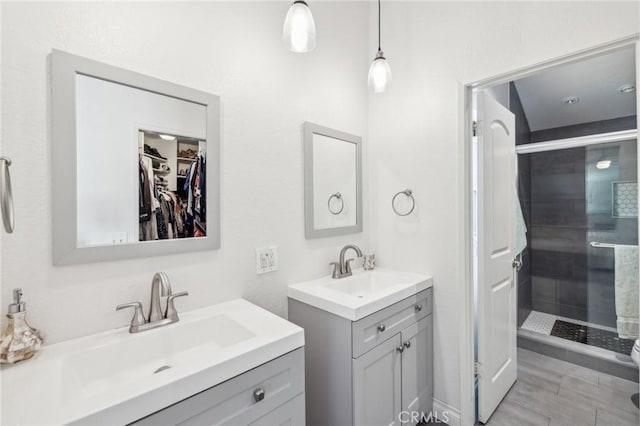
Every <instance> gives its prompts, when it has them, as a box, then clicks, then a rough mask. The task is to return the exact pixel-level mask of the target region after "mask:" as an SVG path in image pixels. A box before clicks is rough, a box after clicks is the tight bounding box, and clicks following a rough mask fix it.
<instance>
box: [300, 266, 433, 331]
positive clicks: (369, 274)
mask: <svg viewBox="0 0 640 426" xmlns="http://www.w3.org/2000/svg"><path fill="white" fill-rule="evenodd" d="M432 281H433V280H432V279H431V278H430V277H428V276H426V275H422V274H414V273H409V272H400V271H392V270H389V269H380V268H378V269H374V270H373V271H364V270H362V269H357V270H355V271H354V272H353V275H352V276H350V277H345V278H339V279H334V278H331V277H330V276H328V277H324V278H320V279H317V280H313V281H307V282H303V283H299V284H294V285H291V286H289V291H288V294H289V297H290V298H292V299H295V300H298V301H300V302H303V303H307V304H309V305H312V306H315V307H317V308H320V309H323V310H325V311H328V312H331V313H333V314H336V315H338V316H341V317H343V318H347V319H350V320H352V321H357V320H359V319H361V318H364V317H366V316H367V315H371V314H372V313H374V312H377V311H379V310H380V309H383V308H385V307H387V306H389V305H392V304H394V303H396V302H399V301H400V300H402V299H404V298H407V297H409V296H411V295H413V294H416V293H418V292H420V291H422V290H425V289H427V288H429V287H431V285H432Z"/></svg>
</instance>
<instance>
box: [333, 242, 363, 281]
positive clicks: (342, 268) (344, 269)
mask: <svg viewBox="0 0 640 426" xmlns="http://www.w3.org/2000/svg"><path fill="white" fill-rule="evenodd" d="M349 250H353V251H355V252H356V255H357V256H358V257H362V250H360V247H358V246H356V245H353V244H349V245H346V246H344V247H342V250H340V257H339V259H338V261H337V262H331V265H333V274H331V277H332V278H335V279H338V278H344V277H350V276H351V274H352V272H351V262H352V261H353V260H355V259H347V260H345V258H344V257H345V255H346V254H347V251H349Z"/></svg>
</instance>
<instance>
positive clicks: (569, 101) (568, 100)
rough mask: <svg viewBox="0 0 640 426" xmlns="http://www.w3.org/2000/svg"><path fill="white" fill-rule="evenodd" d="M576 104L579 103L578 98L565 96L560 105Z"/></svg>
mask: <svg viewBox="0 0 640 426" xmlns="http://www.w3.org/2000/svg"><path fill="white" fill-rule="evenodd" d="M578 102H580V98H579V97H577V96H567V97H566V98H564V99H563V100H562V103H563V104H565V105H573V104H577V103H578Z"/></svg>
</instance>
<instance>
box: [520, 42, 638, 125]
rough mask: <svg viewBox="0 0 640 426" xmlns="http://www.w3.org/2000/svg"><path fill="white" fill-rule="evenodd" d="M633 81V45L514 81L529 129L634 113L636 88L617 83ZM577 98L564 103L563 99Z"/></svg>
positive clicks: (632, 82)
mask: <svg viewBox="0 0 640 426" xmlns="http://www.w3.org/2000/svg"><path fill="white" fill-rule="evenodd" d="M635 81H636V73H635V61H634V49H633V48H625V49H621V50H619V51H616V52H613V53H610V54H607V55H602V56H598V57H596V58H591V59H588V60H585V61H581V62H575V63H571V64H567V65H562V66H559V67H555V68H552V69H550V70H547V71H543V72H541V73H539V74H535V75H532V76H530V77H526V78H523V79H521V80H517V81H516V82H515V85H516V88H517V90H518V94H519V95H520V100H521V101H522V106H523V108H524V111H525V114H526V116H527V121H528V122H529V127H530V128H531V131H535V130H542V129H552V128H554V127H563V126H570V125H573V124H580V123H590V122H593V121H600V120H608V119H611V118H618V117H627V116H630V115H635V114H636V93H637V91H636V92H632V93H631V94H626V95H623V94H620V93H619V92H618V87H620V86H622V85H623V84H634V85H635ZM568 96H576V97H578V98H580V101H579V102H578V103H576V104H572V105H564V104H563V103H562V99H564V98H566V97H568Z"/></svg>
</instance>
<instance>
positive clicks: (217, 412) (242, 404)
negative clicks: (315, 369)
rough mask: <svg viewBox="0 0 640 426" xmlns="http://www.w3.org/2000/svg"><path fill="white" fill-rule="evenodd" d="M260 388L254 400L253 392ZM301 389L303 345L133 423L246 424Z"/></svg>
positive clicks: (302, 380)
mask: <svg viewBox="0 0 640 426" xmlns="http://www.w3.org/2000/svg"><path fill="white" fill-rule="evenodd" d="M260 391H264V398H263V399H262V400H260V401H257V398H256V396H255V393H256V392H258V393H260ZM303 392H304V348H300V349H296V350H295V351H292V352H289V353H288V354H286V355H283V356H281V357H279V358H276V359H274V360H273V361H270V362H268V363H266V364H263V365H261V366H259V367H256V368H254V369H252V370H249V371H247V372H246V373H243V374H241V375H239V376H237V377H234V378H233V379H230V380H227V381H226V382H223V383H221V384H219V385H217V386H215V387H212V388H210V389H207V390H205V391H202V392H200V393H198V394H196V395H194V396H192V397H190V398H187V399H185V400H183V401H180V402H178V403H176V404H174V405H171V406H169V407H167V408H165V409H163V410H161V411H158V412H156V413H154V414H152V415H150V416H148V417H145V418H144V419H141V420H139V421H138V422H136V423H134V424H136V425H154V426H157V425H198V426H204V425H247V424H250V423H251V422H253V421H255V420H257V419H259V418H260V417H262V416H264V415H266V414H267V413H269V412H270V411H272V410H274V409H276V408H277V407H279V406H281V405H282V404H284V403H286V402H287V401H289V400H290V399H292V398H294V397H295V396H297V395H299V394H301V393H303Z"/></svg>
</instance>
